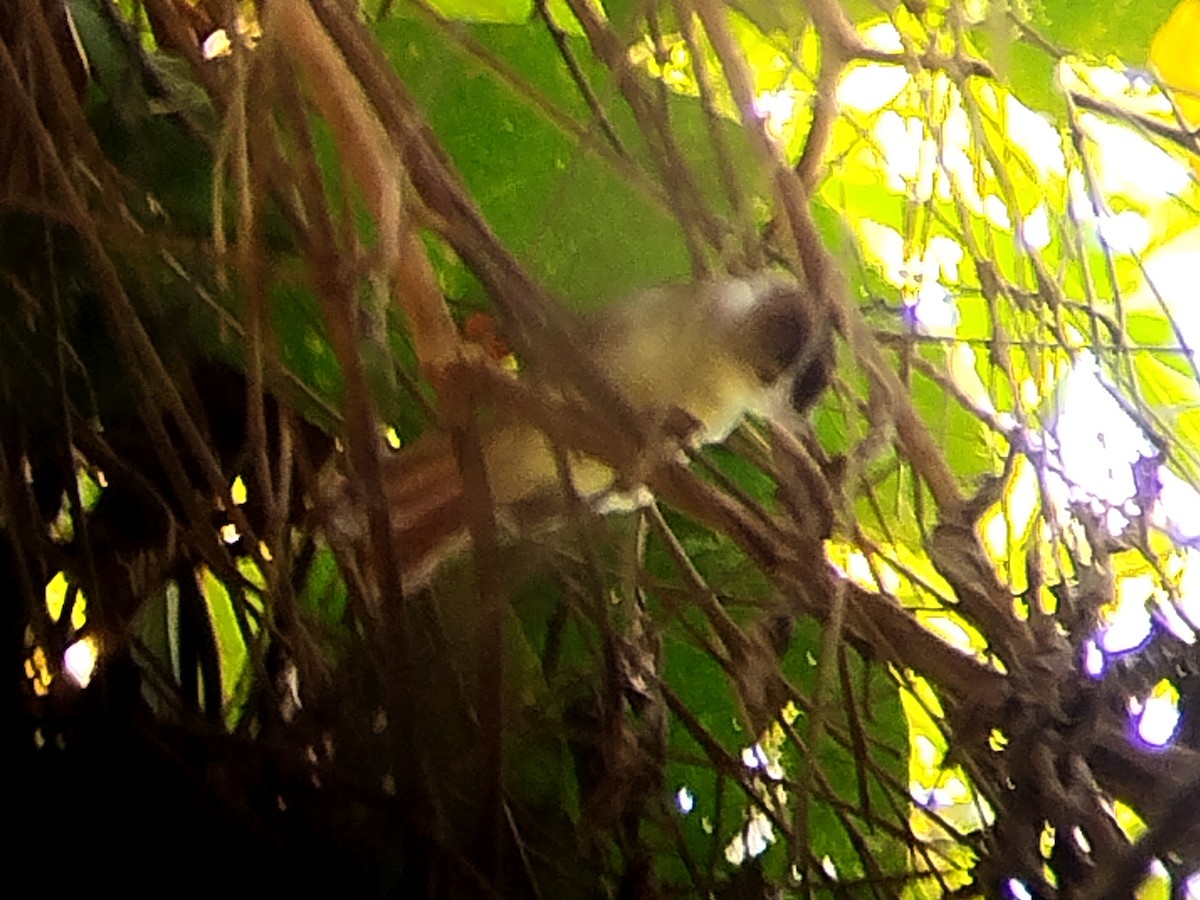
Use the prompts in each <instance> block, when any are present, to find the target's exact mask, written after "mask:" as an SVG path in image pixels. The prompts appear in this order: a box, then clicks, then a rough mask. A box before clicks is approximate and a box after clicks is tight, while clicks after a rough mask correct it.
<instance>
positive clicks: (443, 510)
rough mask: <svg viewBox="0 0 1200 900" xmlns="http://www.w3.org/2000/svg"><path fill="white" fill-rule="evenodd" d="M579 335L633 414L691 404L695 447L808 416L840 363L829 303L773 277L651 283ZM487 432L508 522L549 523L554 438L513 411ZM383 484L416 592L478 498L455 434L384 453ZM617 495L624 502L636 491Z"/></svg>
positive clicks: (582, 468) (582, 481)
mask: <svg viewBox="0 0 1200 900" xmlns="http://www.w3.org/2000/svg"><path fill="white" fill-rule="evenodd" d="M574 337H575V338H576V343H577V346H578V347H580V348H581V349H582V350H583V351H584V352H587V353H589V354H590V355H591V357H592V362H593V363H594V365H595V368H596V370H597V371H598V372H599V373H600V374H602V375H603V376H604V377H605V378H607V379H608V381H609V382H610V384H611V385H612V386H613V387H614V388H616V389H617V390H618V391H620V392H621V393H622V394H623V395H624V397H625V399H626V400H627V401H628V403H629V405H630V406H631V407H632V408H633V409H634V410H635V411H638V412H639V413H646V414H647V415H656V416H663V415H666V414H670V413H676V414H677V413H683V414H686V420H687V421H688V422H689V423H690V424H691V426H692V427H691V429H690V432H689V434H688V436H687V439H688V440H689V442H691V443H692V444H694V445H702V444H709V443H716V442H719V441H722V440H724V439H725V438H726V437H727V436H728V435H729V434H730V432H731V431H733V429H734V428H736V427H737V425H738V423H739V422H741V420H742V419H743V418H744V417H745V416H746V415H747V414H748V413H753V414H757V415H763V416H766V417H772V418H778V417H780V416H781V415H782V416H786V415H789V414H793V413H803V412H805V411H806V410H807V409H808V408H809V407H810V406H811V405H812V404H813V403H814V402H815V400H816V399H817V398H818V397H819V396H820V394H821V392H822V391H823V390H824V389H825V387H826V386H827V384H828V382H829V378H830V372H831V368H832V361H833V341H832V333H831V327H830V323H829V322H828V320H827V317H826V315H825V313H824V311H823V309H821V308H820V307H818V306H817V305H816V304H815V303H814V302H813V300H812V299H811V297H810V295H809V293H808V292H807V290H806V289H805V288H804V287H803V286H802V285H801V284H799V283H798V282H796V281H795V280H793V279H792V278H790V277H787V276H784V275H781V274H776V273H761V274H758V275H754V276H751V277H748V278H735V279H725V280H720V281H712V282H704V283H696V284H683V285H669V286H665V287H659V288H654V289H651V290H648V291H645V292H644V293H641V294H639V295H636V296H634V297H632V298H630V299H628V300H625V301H622V302H619V303H617V304H614V305H612V306H609V307H607V308H605V309H604V310H602V311H601V312H599V313H598V314H595V315H593V316H584V317H580V318H579V320H578V322H577V328H576V329H575V335H574ZM482 428H483V431H482V443H483V448H484V458H485V461H486V468H487V476H488V483H489V487H490V489H491V492H492V496H493V499H494V502H495V504H496V508H497V511H498V513H499V514H500V518H501V521H504V516H505V514H507V513H518V514H524V515H526V516H528V514H529V513H528V510H530V509H537V510H538V511H539V512H538V513H537V516H538V517H539V518H541V519H543V520H544V519H545V518H547V514H546V511H547V510H553V509H555V508H556V506H557V508H559V509H561V504H560V503H559V504H556V502H555V498H558V497H560V495H561V487H562V484H561V476H560V474H559V470H558V468H557V463H556V456H555V453H554V450H553V448H552V447H551V445H550V442H549V440H548V439H547V437H546V436H545V434H544V433H543V432H541V431H540V430H539V429H537V428H536V427H535V426H534V425H533V424H531V423H530V422H528V421H526V420H523V419H518V418H516V417H515V415H507V414H505V413H504V412H498V414H497V415H496V416H495V418H494V419H493V420H492V421H490V422H488V423H487V424H485V425H484V426H482ZM567 458H568V459H569V460H570V475H571V479H572V482H573V485H574V488H575V490H576V491H577V492H578V494H579V495H580V496H582V497H584V498H587V499H590V500H591V501H592V502H594V503H595V504H597V505H598V506H600V505H605V506H611V505H612V501H613V499H614V494H613V491H614V489H615V476H614V474H613V472H612V471H611V470H610V469H609V468H608V467H607V466H605V465H604V464H603V463H601V462H600V461H598V460H595V459H592V458H588V457H586V455H585V454H582V453H578V452H574V451H572V452H571V453H570V454H568V457H567ZM626 487H627V486H626ZM385 490H386V492H387V495H388V496H387V499H388V503H389V509H390V512H391V518H392V528H393V536H394V538H395V540H396V546H397V553H398V556H399V559H400V560H401V565H402V568H403V572H404V582H405V588H406V589H411V588H413V587H415V586H417V585H419V584H421V583H423V582H424V581H425V580H427V579H428V577H429V576H430V575H431V573H432V572H433V570H434V569H435V568H436V566H437V565H438V564H439V563H440V562H441V561H442V560H443V559H445V558H446V556H447V555H449V554H450V553H451V552H453V550H454V549H455V548H457V547H460V546H462V545H463V544H464V543H465V541H466V529H465V518H464V513H465V511H466V506H465V504H466V503H468V502H470V498H469V497H468V496H466V494H465V492H464V489H463V482H462V479H461V476H460V473H459V470H458V465H457V462H456V460H455V456H454V453H453V448H452V444H451V441H450V439H449V437H448V436H446V435H444V434H438V433H433V434H429V435H426V436H424V437H422V438H421V439H419V440H418V441H416V442H415V443H414V444H412V445H411V446H410V447H407V448H405V449H402V450H401V451H400V452H398V453H397V454H395V455H394V456H393V457H391V458H389V459H388V460H387V461H385ZM621 496H622V497H623V498H624V500H625V504H626V505H629V502H630V499H631V498H630V495H629V494H628V492H626V493H624V494H622V495H621ZM634 502H636V500H635V501H634ZM522 521H524V520H522Z"/></svg>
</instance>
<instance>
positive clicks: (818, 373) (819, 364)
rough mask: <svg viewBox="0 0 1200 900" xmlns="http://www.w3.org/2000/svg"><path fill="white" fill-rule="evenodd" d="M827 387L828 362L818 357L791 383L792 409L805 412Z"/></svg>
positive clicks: (824, 357) (823, 356)
mask: <svg viewBox="0 0 1200 900" xmlns="http://www.w3.org/2000/svg"><path fill="white" fill-rule="evenodd" d="M827 387H829V360H828V357H827V356H825V355H818V356H817V358H815V359H814V360H813V361H812V362H811V363H809V364H808V366H807V367H805V368H803V369H801V370H800V371H799V372H797V373H796V378H795V380H794V381H793V382H792V409H794V410H796V412H798V413H804V412H807V411H808V409H809V407H811V406H812V405H813V404H814V403H816V401H817V398H819V397H820V396H821V394H822V393H824V391H825V388H827Z"/></svg>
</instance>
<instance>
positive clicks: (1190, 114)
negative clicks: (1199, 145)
mask: <svg viewBox="0 0 1200 900" xmlns="http://www.w3.org/2000/svg"><path fill="white" fill-rule="evenodd" d="M1150 64H1151V65H1152V66H1154V69H1155V71H1157V72H1158V76H1159V78H1161V79H1162V80H1163V82H1164V83H1165V84H1166V85H1168V86H1169V87H1170V88H1171V89H1172V90H1173V91H1174V92H1175V102H1176V103H1178V104H1179V109H1180V112H1182V113H1183V115H1184V118H1186V119H1187V121H1188V123H1189V124H1191V125H1196V124H1197V123H1200V0H1183V2H1181V3H1180V4H1179V5H1178V6H1176V7H1175V9H1173V10H1172V11H1171V15H1170V16H1168V17H1167V21H1166V22H1164V23H1163V24H1162V27H1160V28H1159V29H1158V32H1157V33H1156V34H1155V35H1154V40H1152V41H1151V42H1150Z"/></svg>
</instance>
